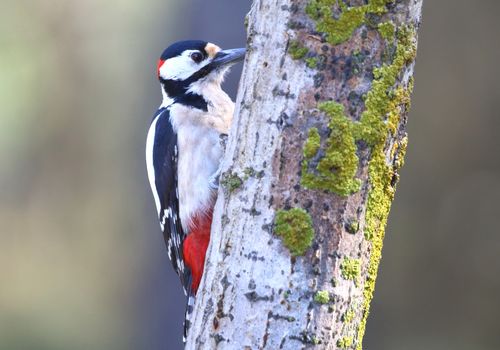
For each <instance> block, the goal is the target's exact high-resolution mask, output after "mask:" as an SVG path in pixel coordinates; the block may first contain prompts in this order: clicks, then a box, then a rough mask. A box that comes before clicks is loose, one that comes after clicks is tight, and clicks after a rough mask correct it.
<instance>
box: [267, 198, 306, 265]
mask: <svg viewBox="0 0 500 350" xmlns="http://www.w3.org/2000/svg"><path fill="white" fill-rule="evenodd" d="M274 231H275V233H276V235H278V236H280V237H281V239H282V240H283V244H284V245H285V246H286V247H287V248H288V250H289V251H290V253H291V254H292V255H293V256H297V255H304V253H305V252H306V251H307V249H308V248H309V247H310V246H311V244H312V241H313V239H314V229H313V225H312V219H311V216H310V215H309V214H308V213H307V212H306V211H305V210H304V209H300V208H293V209H290V210H279V211H278V212H277V213H276V218H275V230H274Z"/></svg>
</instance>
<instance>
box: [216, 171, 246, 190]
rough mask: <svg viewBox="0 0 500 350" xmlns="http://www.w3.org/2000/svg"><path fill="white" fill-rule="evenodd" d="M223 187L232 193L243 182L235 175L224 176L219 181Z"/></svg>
mask: <svg viewBox="0 0 500 350" xmlns="http://www.w3.org/2000/svg"><path fill="white" fill-rule="evenodd" d="M221 184H222V186H223V187H225V188H226V189H227V190H228V191H229V193H233V192H234V191H235V190H236V189H238V188H239V187H240V186H241V185H242V184H243V180H242V179H241V178H240V177H239V176H238V174H236V173H230V174H226V175H225V176H224V177H223V178H222V181H221Z"/></svg>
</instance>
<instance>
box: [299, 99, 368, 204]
mask: <svg viewBox="0 0 500 350" xmlns="http://www.w3.org/2000/svg"><path fill="white" fill-rule="evenodd" d="M318 107H319V109H320V110H321V111H322V112H325V113H326V114H327V115H328V116H329V117H330V121H329V123H328V127H329V129H330V130H331V132H330V135H329V137H328V139H327V140H326V144H325V146H326V147H325V149H324V156H323V157H322V158H321V160H320V161H319V163H318V165H317V167H316V168H315V169H313V170H312V171H310V170H309V168H310V166H311V163H312V161H313V158H314V157H315V155H316V153H317V152H318V150H319V148H320V147H319V146H318V147H316V146H317V145H319V133H318V130H317V129H316V130H313V131H309V137H308V139H307V141H306V143H305V148H304V161H303V162H302V178H301V183H302V185H303V186H304V187H306V188H309V189H322V190H328V191H330V192H334V193H337V194H339V195H341V196H348V195H350V194H352V193H354V192H356V191H359V189H360V186H361V181H360V180H359V179H357V178H356V177H355V176H356V171H357V169H358V163H359V159H358V156H357V155H356V151H357V147H356V142H355V139H354V123H353V122H352V121H350V120H349V119H348V118H347V117H346V116H345V115H344V106H342V105H341V104H339V103H336V102H332V101H329V102H323V103H321V104H320V105H319V106H318Z"/></svg>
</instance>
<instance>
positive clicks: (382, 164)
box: [301, 0, 416, 350]
mask: <svg viewBox="0 0 500 350" xmlns="http://www.w3.org/2000/svg"><path fill="white" fill-rule="evenodd" d="M390 2H392V1H386V0H371V1H369V2H368V4H367V5H363V6H358V7H353V8H347V7H346V5H345V4H343V3H342V2H340V4H339V6H340V8H341V10H342V11H343V12H342V14H341V16H340V18H339V19H334V18H333V17H332V6H333V5H334V4H335V3H336V1H333V0H332V1H329V0H312V1H311V2H310V3H309V5H308V9H307V12H308V14H309V15H310V16H311V17H312V18H313V19H315V20H316V21H317V29H318V30H320V31H323V32H325V33H326V34H327V35H328V40H329V41H330V42H331V43H333V44H337V43H339V42H342V41H344V40H347V38H349V37H350V36H351V35H352V31H353V30H354V29H355V28H356V27H357V26H359V25H360V24H361V23H362V22H363V21H364V17H365V15H366V14H368V13H375V14H383V13H385V12H386V11H387V9H386V7H385V5H386V4H388V3H390ZM358 12H361V13H362V14H363V16H362V20H361V22H360V19H359V18H360V16H359V13H358ZM356 13H358V14H356ZM347 19H349V23H347V24H346V23H342V25H340V24H341V22H340V21H342V20H344V21H347ZM353 23H354V24H356V25H352V24H353ZM339 28H342V31H340V29H339ZM353 28H354V29H353ZM378 29H379V32H380V34H381V35H382V36H384V37H386V39H387V40H390V39H391V37H390V36H391V32H392V33H393V34H392V35H393V39H394V40H393V41H394V42H395V44H396V50H395V53H394V57H393V59H392V62H391V63H390V64H384V65H382V66H381V67H379V68H375V69H374V71H373V75H374V79H373V81H372V86H371V89H370V91H369V92H368V93H367V94H366V95H365V99H364V100H365V110H364V111H363V113H362V114H361V117H360V120H359V121H353V120H351V119H350V118H348V117H347V116H346V115H345V113H344V107H343V106H342V105H341V104H339V103H336V102H334V101H327V102H322V103H320V104H319V105H318V108H319V109H320V110H321V111H322V112H324V113H325V114H326V115H327V116H328V117H329V122H328V128H329V130H330V135H329V136H328V138H327V139H326V140H325V141H323V143H324V144H323V145H322V144H321V141H322V140H321V137H320V133H319V131H318V130H317V129H315V130H312V131H310V132H309V137H308V139H307V140H306V142H305V145H304V160H303V162H302V179H301V182H302V185H303V186H304V187H306V188H308V189H319V190H327V191H330V192H334V193H337V194H339V195H342V196H347V195H350V194H352V193H354V192H356V191H358V190H359V189H360V181H359V179H357V178H356V173H357V170H358V166H359V159H358V156H357V146H356V142H357V141H364V143H365V144H366V145H367V146H368V147H369V149H370V153H371V157H370V161H369V163H368V176H369V179H368V181H369V185H370V186H369V189H368V199H367V205H366V213H365V223H364V235H365V238H366V240H368V241H371V242H372V245H371V253H370V260H369V263H368V267H367V277H366V281H365V284H364V290H363V295H364V298H363V305H362V306H361V309H362V310H363V314H362V320H361V322H360V325H359V328H358V331H357V336H356V338H355V339H356V348H357V349H358V350H360V349H361V348H362V338H363V335H364V332H365V327H366V320H367V317H368V313H369V307H370V303H371V300H372V298H373V292H374V289H375V281H376V277H377V271H378V266H379V263H380V259H381V252H382V244H383V238H384V230H385V226H386V223H387V218H388V215H389V210H390V205H391V203H392V200H393V198H394V191H395V188H394V185H395V183H394V182H393V181H394V180H393V179H394V178H395V175H396V172H397V170H398V169H399V167H400V166H402V164H403V158H404V153H405V149H406V143H407V140H406V138H405V139H403V140H402V141H401V142H399V143H398V144H397V145H394V148H393V150H392V152H393V153H392V155H393V156H395V159H394V165H393V164H388V162H387V159H386V158H387V156H386V152H385V149H386V147H387V146H389V145H387V141H388V138H389V136H391V135H396V134H397V132H398V128H399V125H400V118H401V113H402V111H403V110H402V108H406V109H408V108H409V105H410V93H411V90H412V87H413V82H412V80H411V79H410V81H409V83H408V85H407V86H406V87H405V86H397V85H398V84H397V81H398V78H399V77H400V75H401V73H402V72H403V71H404V68H405V67H406V66H407V65H408V64H410V63H411V62H413V60H414V59H415V55H416V44H415V30H414V28H413V27H401V28H398V30H397V31H395V30H394V29H392V28H391V25H390V24H387V22H386V24H382V25H381V26H379V27H378ZM396 151H397V153H396ZM316 164H317V165H316ZM341 269H342V272H341V273H342V277H344V278H345V279H349V280H356V278H357V276H359V275H360V272H361V266H360V261H359V260H358V259H347V260H346V259H345V260H344V261H343V262H342V266H341Z"/></svg>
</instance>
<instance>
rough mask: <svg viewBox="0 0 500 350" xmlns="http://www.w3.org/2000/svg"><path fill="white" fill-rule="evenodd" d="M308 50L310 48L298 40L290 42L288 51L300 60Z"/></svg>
mask: <svg viewBox="0 0 500 350" xmlns="http://www.w3.org/2000/svg"><path fill="white" fill-rule="evenodd" d="M308 52H309V50H308V49H307V48H305V47H303V46H302V44H301V43H300V42H298V41H297V40H294V41H292V42H290V45H289V46H288V53H289V54H290V56H291V57H292V58H293V59H294V60H300V59H302V58H304V57H305V56H306V55H307V53H308Z"/></svg>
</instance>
